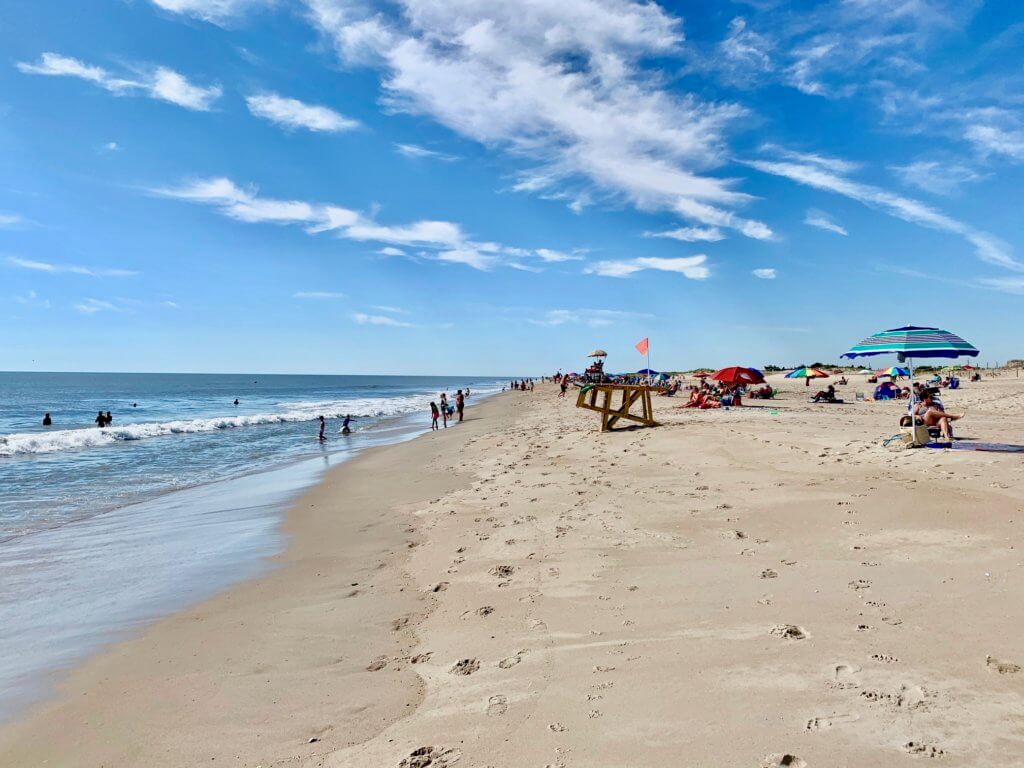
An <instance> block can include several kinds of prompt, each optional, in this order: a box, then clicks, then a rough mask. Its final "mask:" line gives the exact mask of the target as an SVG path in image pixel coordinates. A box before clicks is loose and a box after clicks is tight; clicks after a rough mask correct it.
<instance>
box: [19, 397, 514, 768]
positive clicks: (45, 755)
mask: <svg viewBox="0 0 1024 768" xmlns="http://www.w3.org/2000/svg"><path fill="white" fill-rule="evenodd" d="M501 400H502V398H498V397H486V398H484V399H483V400H481V401H479V402H477V403H474V404H473V405H471V406H469V407H468V408H467V411H466V420H465V421H464V422H463V424H462V425H461V426H459V427H458V428H449V430H442V431H441V432H438V433H431V432H429V431H427V432H426V433H424V434H419V435H415V436H413V437H411V438H407V439H404V440H402V441H401V442H398V443H391V444H388V445H383V446H376V447H372V448H368V449H365V450H363V451H361V452H360V453H359V454H358V455H356V456H355V457H353V458H351V459H348V460H346V461H343V462H342V463H341V464H340V465H338V466H335V467H331V468H329V469H328V470H327V471H326V472H325V473H324V474H323V475H322V476H321V478H320V479H319V480H318V481H317V482H316V483H315V484H314V485H312V486H310V487H308V488H307V489H306V490H305V491H303V492H302V493H301V494H300V496H299V497H298V498H296V499H295V500H294V501H293V502H292V503H291V504H289V505H287V506H286V508H285V511H284V514H283V517H282V520H281V523H280V526H279V530H280V535H281V536H282V537H283V540H284V547H283V550H282V551H280V552H279V553H278V554H277V555H275V556H272V557H270V558H265V559H264V562H263V567H262V570H261V571H260V573H259V574H257V575H256V576H255V578H253V577H249V578H247V579H245V580H243V581H240V582H236V583H234V584H231V585H229V586H228V587H227V588H226V589H225V590H221V591H219V592H218V593H217V594H215V595H214V596H213V597H210V598H208V599H205V600H203V601H202V602H200V603H199V604H197V605H191V606H190V607H188V608H186V609H184V610H182V611H178V612H175V613H172V614H171V615H169V616H166V617H164V618H161V619H158V620H157V621H155V622H153V623H151V624H149V625H148V626H145V627H144V628H143V630H142V631H141V633H140V634H138V635H137V636H133V637H130V638H128V639H120V640H116V641H115V642H114V643H113V644H111V645H108V646H105V647H102V648H100V649H98V651H97V652H95V653H94V654H93V655H91V656H90V657H89V658H87V659H85V660H84V661H82V662H80V663H79V664H77V665H75V666H74V667H73V668H72V670H71V671H70V673H67V674H62V675H61V677H62V679H61V680H60V681H59V682H57V683H56V684H55V685H54V686H53V691H52V695H51V696H49V697H48V698H46V699H45V700H43V701H41V702H39V703H36V704H33V705H31V706H30V707H29V708H28V709H26V710H24V711H22V712H20V713H18V714H16V715H15V716H14V717H13V718H12V719H11V720H10V721H8V722H7V723H5V724H3V725H0V763H4V764H12V765H38V764H42V763H43V762H44V761H45V760H49V764H61V765H62V764H72V763H74V764H89V765H92V764H97V765H98V764H104V765H133V764H136V761H137V760H140V759H141V755H143V754H145V756H146V758H145V764H147V765H162V764H166V765H169V766H170V765H175V766H177V765H182V764H194V763H198V762H201V761H209V760H210V759H211V757H214V756H216V757H219V758H220V759H221V760H229V761H230V760H232V759H234V757H235V756H236V755H237V754H238V752H239V751H240V750H242V749H243V748H245V747H252V746H254V745H253V744H251V743H250V742H249V737H250V736H251V735H252V732H260V733H262V734H264V736H266V737H269V738H264V739H262V740H263V741H268V742H271V743H274V744H277V745H278V746H280V745H283V744H287V749H288V755H291V754H292V751H291V750H293V749H300V748H301V747H302V746H304V745H306V744H307V742H308V740H309V739H311V738H316V739H318V740H319V741H317V742H314V743H313V745H312V746H315V745H317V744H321V745H322V744H323V743H324V742H325V741H326V739H325V737H324V733H325V732H326V730H330V728H329V726H327V725H323V726H321V727H319V728H313V730H319V731H321V732H320V733H319V734H314V733H312V732H307V731H309V730H310V729H309V728H306V727H303V728H299V729H297V732H292V730H291V729H290V728H289V726H288V725H287V724H286V723H283V722H276V721H277V720H278V719H279V718H280V717H281V714H282V711H283V712H284V713H285V720H288V719H289V717H288V715H289V713H290V714H291V716H292V717H294V718H296V719H300V720H303V721H305V717H306V715H308V714H309V713H310V712H311V711H315V710H317V709H319V708H322V707H324V706H326V703H327V701H328V700H329V699H330V698H331V696H330V694H325V698H324V700H323V701H321V702H319V703H314V702H298V701H292V702H291V703H288V699H289V691H291V690H298V689H302V690H303V691H305V693H304V694H303V695H302V698H305V697H307V696H308V691H309V690H310V689H317V688H320V687H321V686H320V682H321V681H318V680H317V678H320V677H323V678H324V681H323V682H324V683H325V684H326V681H331V680H333V681H335V682H337V683H338V684H342V685H344V686H346V687H347V688H351V689H355V690H357V689H360V688H362V689H363V690H365V691H373V690H374V688H375V686H374V683H375V682H376V681H375V680H374V679H371V678H372V676H373V673H372V672H369V671H368V670H367V667H368V666H372V665H373V661H374V658H375V656H370V657H365V658H364V654H362V653H360V651H361V650H362V649H365V648H371V647H378V646H379V647H380V648H381V649H382V652H384V651H386V652H388V653H394V652H395V651H396V649H400V648H403V647H411V645H412V643H413V642H414V640H413V634H412V629H411V628H399V629H397V630H395V629H393V628H392V626H391V622H392V621H394V620H397V618H398V617H400V616H402V615H404V614H408V613H409V612H410V611H412V610H413V609H415V608H416V607H417V605H418V604H419V600H420V598H419V596H417V595H414V594H413V593H414V590H411V589H409V588H408V585H407V584H405V583H404V581H403V576H402V570H401V563H402V561H403V558H404V557H405V556H406V552H407V545H408V544H409V543H410V541H411V534H410V532H409V523H410V520H409V519H405V518H406V515H399V516H398V517H396V518H395V519H393V520H390V521H389V520H384V519H381V518H382V517H386V515H387V513H388V512H390V511H391V510H393V509H395V508H397V507H401V506H403V505H409V504H416V503H419V502H421V501H424V499H421V498H420V497H421V496H423V495H424V494H433V495H434V496H435V497H436V496H438V495H442V494H443V493H447V492H450V491H451V490H453V489H454V488H455V487H457V486H458V485H460V484H462V483H465V482H467V481H466V480H465V479H464V478H459V477H456V476H453V475H450V474H444V475H441V474H437V473H432V472H430V471H429V470H427V469H425V468H424V467H423V466H422V462H423V460H424V459H429V454H430V453H431V452H432V451H435V450H436V449H437V446H436V445H433V446H431V447H429V448H425V447H420V445H421V443H423V442H436V443H442V444H445V443H447V444H449V445H451V444H454V443H457V442H458V441H460V440H462V439H465V437H466V435H467V434H469V433H470V432H472V431H474V429H473V426H472V425H473V424H474V423H476V424H477V425H479V424H480V423H481V422H480V419H481V418H482V415H483V414H489V413H492V412H494V413H500V412H502V410H503V409H502V408H501ZM477 429H479V426H478V427H477ZM432 434H433V437H434V440H433V441H430V437H431V435H432ZM395 464H398V465H399V467H408V469H405V468H400V469H396V468H395V466H394V465H395ZM386 478H393V479H392V481H391V482H389V483H387V486H388V488H389V491H390V492H382V491H381V489H380V488H379V487H378V484H379V483H380V482H381V481H382V479H386ZM339 487H344V489H345V495H344V497H341V495H340V494H337V493H336V491H337V489H338V488H339ZM350 515H351V516H350ZM323 542H330V543H332V544H337V545H339V551H338V552H332V551H325V550H324V549H323ZM300 587H301V589H300ZM300 592H301V593H304V597H303V602H304V603H306V604H310V603H311V604H313V605H319V606H321V607H323V608H325V610H326V611H327V614H326V615H325V616H320V617H317V616H307V615H304V614H305V613H307V612H308V611H309V610H310V609H309V608H308V607H303V606H301V605H294V604H293V601H292V599H291V597H292V596H294V595H298V594H300ZM337 597H343V598H359V597H364V598H366V599H363V600H359V599H354V600H345V601H344V602H343V603H341V605H340V606H339V607H337V608H336V607H335V606H334V605H333V604H332V601H333V600H334V599H335V598H337ZM339 608H341V610H339ZM339 614H341V615H339ZM282 624H289V625H290V626H291V627H292V629H291V631H292V632H296V633H299V634H298V635H295V634H289V635H288V637H287V638H285V637H283V636H280V635H276V632H277V631H278V630H279V629H280V628H281V625H282ZM271 625H272V626H271ZM243 626H247V627H250V628H251V629H250V632H252V635H251V636H249V637H247V639H246V640H245V641H243V642H242V643H241V644H239V642H238V638H237V635H238V633H239V628H240V627H243ZM353 626H358V627H360V629H359V630H356V631H353ZM300 627H301V630H300V629H299V628H300ZM328 632H331V633H337V634H338V635H347V636H346V637H345V638H344V642H343V643H341V645H343V646H345V647H347V648H349V649H350V650H349V651H347V652H344V651H340V650H339V641H338V639H337V638H334V639H331V638H330V637H329V636H328V635H327V634H325V633H328ZM275 635H276V636H275ZM311 636H317V637H318V639H317V640H315V641H313V642H312V643H311V642H310V640H309V638H310V637H311ZM220 637H223V638H225V640H224V641H221V640H220V639H219V638H220ZM211 638H212V639H211ZM290 646H291V647H296V648H298V647H301V648H303V649H304V654H311V657H312V658H311V659H310V660H309V661H308V662H302V661H298V662H297V661H296V660H294V659H289V657H290V656H292V655H293V654H292V653H291V652H290V650H289V647H290ZM311 646H313V647H311ZM183 647H192V648H201V649H202V651H201V652H197V654H196V656H194V657H186V655H184V654H182V653H181V651H180V649H181V648H183ZM258 659H264V660H265V661H257V660H258ZM264 668H266V671H267V676H266V678H265V679H263V680H260V681H259V682H256V678H259V677H260V676H261V674H262V670H264ZM166 670H175V671H174V672H172V673H171V675H170V676H167V672H166ZM270 670H273V674H270ZM196 676H206V678H207V682H206V685H207V686H208V687H205V688H204V692H203V693H202V694H199V693H197V692H195V691H192V693H191V694H188V696H187V699H183V698H182V695H183V693H184V689H187V688H188V686H187V685H182V683H183V682H184V680H185V679H193V678H195V677H196ZM406 677H411V678H415V674H414V673H409V674H408V675H406ZM229 681H230V683H232V684H233V688H234V690H233V691H228V690H226V689H227V688H231V687H232V686H231V685H228V682H229ZM353 681H354V682H353ZM406 682H409V683H410V684H409V686H408V689H409V690H414V689H415V687H416V686H415V684H414V682H413V681H406ZM406 687H407V686H395V688H396V690H405V689H406ZM115 691H116V693H115ZM379 693H380V692H379V691H375V692H374V694H373V695H369V693H368V694H367V697H366V698H367V700H366V702H365V703H364V704H360V705H358V706H359V708H362V707H367V708H369V709H371V710H373V711H374V712H375V714H374V715H373V716H372V717H368V718H367V719H368V720H373V719H375V718H383V719H384V720H390V719H393V718H396V717H398V716H400V715H401V714H403V713H404V711H405V710H406V709H407V705H410V706H411V704H412V703H414V697H410V696H408V695H407V694H405V693H399V694H398V695H396V696H390V697H389V696H384V697H381V696H380V695H379ZM86 697H87V699H88V703H85V702H83V701H82V700H83V698H86ZM226 697H227V698H231V699H232V704H231V710H232V717H239V716H240V715H241V716H242V717H243V718H245V719H246V720H247V728H245V729H242V730H241V731H240V732H239V733H238V737H239V742H238V744H236V745H234V748H230V747H227V746H226V745H225V744H224V734H223V733H222V732H220V730H219V728H217V726H216V725H215V724H216V723H219V722H220V718H219V715H218V714H216V713H215V712H210V713H207V714H208V716H203V717H199V716H198V713H195V714H196V715H197V716H196V717H195V722H194V723H193V724H192V725H191V726H190V732H192V733H194V734H196V731H197V730H199V731H201V730H202V726H203V725H204V724H205V725H206V726H207V727H208V728H209V729H210V730H211V731H216V736H214V735H211V736H210V738H209V740H208V741H207V742H206V746H207V749H204V748H203V747H197V751H196V752H195V754H192V755H189V756H188V757H185V756H184V755H183V754H182V753H181V752H179V751H176V750H175V749H171V748H169V747H168V748H167V749H164V750H160V749H154V742H159V741H160V740H161V739H164V738H167V737H169V736H170V737H173V738H175V739H176V735H175V734H168V733H164V732H163V731H164V727H165V721H164V720H162V717H164V716H166V715H167V712H168V710H167V707H168V706H172V705H171V704H170V702H171V701H174V702H176V703H175V705H173V706H176V707H180V708H181V710H182V711H190V710H192V711H194V709H195V707H196V702H197V701H199V700H207V701H217V702H219V704H223V703H224V701H225V698H226ZM271 701H273V702H274V704H273V709H274V713H273V714H272V715H271V713H270V712H263V711H262V706H264V705H267V704H268V703H269V702H271ZM158 702H163V703H162V704H158ZM214 709H219V706H218V707H215V708H214ZM242 710H247V711H248V716H247V717H246V716H245V715H242ZM147 711H148V713H149V715H150V716H151V718H146V717H145V716H144V715H145V714H146V713H147ZM140 715H143V717H139V716H140ZM87 722H88V723H89V724H90V725H89V726H88V727H86V726H85V724H86V723H87ZM128 722H130V723H131V725H130V726H127V725H125V724H124V723H128ZM147 722H149V723H150V726H149V727H147ZM97 723H100V725H99V727H100V728H102V729H103V730H104V731H108V733H107V737H106V738H103V739H96V738H92V737H90V736H89V732H90V731H91V730H92V729H93V728H95V727H96V726H97ZM55 728H56V730H58V731H59V732H61V733H64V734H66V735H67V738H66V739H62V740H61V741H60V744H55V743H54V739H53V738H52V735H50V734H52V732H53V731H54V730H55ZM83 728H84V729H85V730H83ZM248 728H252V729H253V731H252V732H249V731H248ZM232 730H233V729H232ZM346 731H347V732H348V733H349V738H353V736H352V735H351V734H352V733H354V732H353V731H352V730H351V728H350V727H346ZM75 733H77V735H72V734H75ZM271 734H273V736H271ZM286 734H287V735H286ZM355 738H358V736H355ZM195 740H196V741H200V742H201V741H202V739H201V737H199V736H198V734H196V738H195ZM179 746H180V745H179ZM90 748H91V749H93V750H94V751H93V752H90ZM318 749H322V747H319V748H318ZM318 749H313V748H312V747H311V748H310V749H308V750H301V749H300V751H304V752H308V753H309V754H314V753H315V752H316V751H318ZM51 750H52V751H51ZM211 751H212V752H213V754H212V755H211V754H208V753H209V752H211ZM271 751H272V750H271ZM275 759H277V758H276V757H274V756H272V755H267V756H266V757H261V758H260V759H259V760H257V761H256V763H252V764H253V765H255V764H257V763H260V762H263V763H264V764H266V763H267V762H268V761H269V762H273V760H275ZM162 760H166V761H167V762H166V763H164V762H161V761H162ZM242 764H249V763H248V762H246V763H242Z"/></svg>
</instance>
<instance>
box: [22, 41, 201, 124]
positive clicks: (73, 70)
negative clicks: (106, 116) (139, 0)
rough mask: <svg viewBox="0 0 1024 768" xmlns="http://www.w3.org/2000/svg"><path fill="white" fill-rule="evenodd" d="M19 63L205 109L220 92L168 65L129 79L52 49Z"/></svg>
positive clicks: (31, 70) (33, 70) (27, 69)
mask: <svg viewBox="0 0 1024 768" xmlns="http://www.w3.org/2000/svg"><path fill="white" fill-rule="evenodd" d="M17 66H18V69H19V70H20V71H21V72H24V73H25V74H29V75H49V76H51V77H77V78H79V79H81V80H85V81H86V82H90V83H93V84H95V85H98V86H99V87H101V88H103V89H105V90H107V91H110V92H111V93H114V94H118V95H124V94H131V93H144V94H146V95H147V96H149V97H150V98H153V99H159V100H161V101H166V102H169V103H171V104H176V105H178V106H179V107H185V108H186V109H192V110H197V111H202V112H207V111H209V110H210V109H212V108H213V103H214V102H215V101H216V100H217V99H219V98H220V95H221V88H220V86H218V85H211V86H207V87H203V86H198V85H194V84H193V83H191V82H190V81H189V80H188V79H187V78H186V77H185V76H184V75H182V74H181V73H179V72H175V71H174V70H173V69H169V68H168V67H156V68H155V69H152V70H149V71H147V72H143V73H140V74H138V75H136V77H135V79H127V78H124V77H118V76H115V75H113V74H111V73H110V72H108V71H107V70H105V69H103V68H102V67H98V66H94V65H91V64H86V63H84V62H82V61H79V60H78V59H74V58H71V57H70V56H63V55H61V54H59V53H50V52H47V53H44V54H43V55H42V56H41V57H40V59H39V61H38V62H37V63H35V64H30V63H27V62H19V63H18V65H17Z"/></svg>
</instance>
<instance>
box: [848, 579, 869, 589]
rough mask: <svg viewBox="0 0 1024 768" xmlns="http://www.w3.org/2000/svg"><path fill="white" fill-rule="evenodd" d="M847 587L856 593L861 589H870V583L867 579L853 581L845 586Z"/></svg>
mask: <svg viewBox="0 0 1024 768" xmlns="http://www.w3.org/2000/svg"><path fill="white" fill-rule="evenodd" d="M847 586H848V587H849V588H850V589H852V590H854V591H858V590H861V589H871V582H870V581H868V580H867V579H854V580H853V581H851V582H850V583H849V584H847Z"/></svg>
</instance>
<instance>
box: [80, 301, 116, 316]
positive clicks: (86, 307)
mask: <svg viewBox="0 0 1024 768" xmlns="http://www.w3.org/2000/svg"><path fill="white" fill-rule="evenodd" d="M75 309H77V310H78V311H79V312H82V313H84V314H87V315H92V314H95V313H97V312H124V311H125V310H124V308H122V307H119V306H117V305H116V304H114V303H112V302H109V301H104V300H103V299H84V300H83V301H80V302H79V303H78V304H75Z"/></svg>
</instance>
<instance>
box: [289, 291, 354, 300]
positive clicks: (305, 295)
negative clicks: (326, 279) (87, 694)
mask: <svg viewBox="0 0 1024 768" xmlns="http://www.w3.org/2000/svg"><path fill="white" fill-rule="evenodd" d="M292 298H295V299H344V298H345V294H344V293H337V292H336V291H296V292H295V293H293V294H292Z"/></svg>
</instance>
